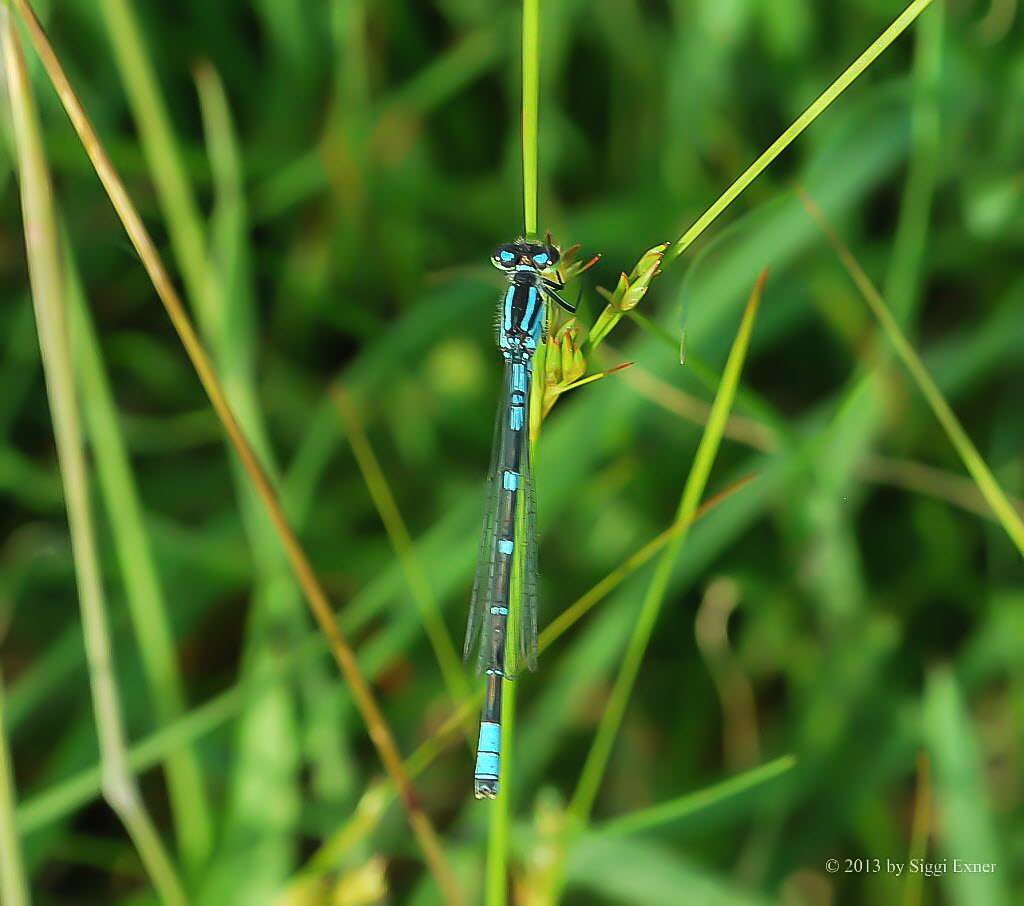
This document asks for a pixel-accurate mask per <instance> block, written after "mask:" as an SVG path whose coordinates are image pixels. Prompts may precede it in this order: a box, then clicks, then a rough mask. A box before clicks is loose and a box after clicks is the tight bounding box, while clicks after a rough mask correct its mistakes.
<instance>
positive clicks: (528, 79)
mask: <svg viewBox="0 0 1024 906" xmlns="http://www.w3.org/2000/svg"><path fill="white" fill-rule="evenodd" d="M522 116H523V119H522V128H523V220H524V223H525V229H526V235H527V236H535V235H536V234H537V144H538V141H537V139H538V136H537V133H538V130H539V126H540V0H523V114H522Z"/></svg>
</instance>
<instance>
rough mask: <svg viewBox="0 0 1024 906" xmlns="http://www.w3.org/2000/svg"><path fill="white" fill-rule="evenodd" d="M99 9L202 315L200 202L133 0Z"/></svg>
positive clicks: (206, 300) (108, 0) (205, 300)
mask: <svg viewBox="0 0 1024 906" xmlns="http://www.w3.org/2000/svg"><path fill="white" fill-rule="evenodd" d="M98 5H99V9H100V12H101V13H102V18H103V24H104V25H105V26H106V29H107V34H108V35H109V37H110V43H111V46H112V47H113V50H114V61H115V62H116V63H117V68H118V70H119V72H120V74H121V83H122V85H124V88H125V91H126V92H127V95H128V102H129V104H130V105H131V110H132V115H133V116H134V118H135V121H136V123H137V124H138V128H139V142H140V143H141V145H142V151H143V153H144V154H145V156H146V160H147V161H148V164H149V171H150V173H151V174H152V176H153V183H154V185H155V187H156V192H157V197H158V200H159V202H160V208H161V210H162V211H163V214H164V216H165V217H166V220H167V231H168V235H169V237H170V240H171V246H172V248H173V250H174V257H175V258H176V259H177V261H178V266H179V267H180V268H181V274H182V279H183V280H184V283H185V290H186V294H187V295H188V297H189V298H190V299H191V300H192V304H193V305H195V306H196V308H197V310H198V313H199V316H200V318H204V317H207V316H208V315H209V313H210V312H209V309H210V304H211V303H210V296H209V284H208V267H207V252H206V247H207V245H206V235H205V232H206V231H205V229H204V227H203V221H202V216H201V215H200V213H199V204H198V202H197V201H196V197H195V192H194V190H193V187H192V181H191V179H190V178H189V175H188V171H187V168H186V167H185V163H184V159H183V157H182V154H181V148H180V147H179V145H178V140H177V138H176V136H175V134H174V129H173V127H172V126H171V117H170V115H169V113H168V111H167V105H166V104H165V103H164V101H163V97H162V95H161V92H160V86H159V84H158V82H157V77H156V73H155V72H154V70H153V65H152V63H151V62H150V60H151V55H150V53H149V51H148V49H147V48H146V42H145V40H144V39H143V36H142V30H141V28H140V27H139V23H138V20H137V18H136V16H135V11H134V9H133V7H132V0H100V3H99V4H98Z"/></svg>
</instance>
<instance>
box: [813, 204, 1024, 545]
mask: <svg viewBox="0 0 1024 906" xmlns="http://www.w3.org/2000/svg"><path fill="white" fill-rule="evenodd" d="M800 197H801V199H802V200H803V203H804V206H805V207H806V208H807V210H808V212H809V213H810V215H811V216H812V217H813V218H814V219H815V220H816V221H817V222H818V225H819V226H820V227H821V230H822V232H823V233H824V234H825V236H826V237H827V238H828V241H829V243H830V244H831V245H832V248H833V249H834V250H835V253H836V255H837V256H838V257H839V260H840V261H841V262H842V264H843V267H844V268H845V269H846V272H847V273H848V274H849V275H850V279H851V280H852V281H853V283H854V285H855V286H856V287H857V289H858V291H859V292H860V294H861V296H863V298H864V301H865V302H866V303H867V305H868V307H869V308H870V309H871V312H872V314H873V315H874V316H875V318H876V319H877V320H878V323H879V325H880V326H881V328H882V330H883V331H884V333H885V335H886V337H887V338H888V340H889V342H890V343H891V344H892V347H893V349H894V350H895V351H896V355H897V356H899V358H900V361H902V362H903V365H904V367H905V368H906V369H907V371H909V372H910V376H911V377H912V378H913V380H914V383H915V384H917V387H918V389H919V390H920V391H921V395H922V396H924V398H925V400H926V401H927V403H928V405H929V406H930V407H931V409H932V412H934V413H935V417H936V418H937V419H938V421H939V424H940V425H941V426H942V429H943V430H944V431H945V432H946V436H947V437H948V438H949V440H950V442H951V443H952V444H953V446H954V447H955V448H956V451H957V453H959V454H960V458H961V460H963V463H964V465H965V466H966V467H967V471H968V472H969V473H970V474H971V477H972V478H973V479H974V482H975V484H976V485H977V486H978V490H979V491H981V493H982V496H984V498H985V500H986V501H987V502H988V505H989V506H990V507H991V508H992V512H993V513H994V514H995V516H996V518H997V519H998V520H999V523H1000V525H1002V527H1003V529H1004V530H1005V531H1006V534H1007V535H1008V536H1009V537H1010V540H1011V541H1012V542H1013V544H1014V545H1015V546H1016V548H1017V550H1018V551H1019V552H1020V554H1021V555H1022V556H1024V520H1022V519H1021V517H1020V514H1019V513H1018V512H1017V511H1016V510H1015V509H1014V507H1013V505H1012V504H1011V503H1010V501H1009V499H1008V498H1007V496H1006V494H1005V492H1004V491H1003V489H1002V488H1001V487H1000V486H999V483H998V482H997V481H996V479H995V476H994V475H993V474H992V471H991V470H990V469H989V467H988V466H987V465H986V464H985V461H984V460H983V459H982V458H981V454H980V453H979V452H978V449H977V447H975V446H974V443H973V442H972V441H971V439H970V437H968V436H967V432H966V431H964V429H963V426H962V425H961V424H960V421H959V419H957V417H956V414H955V413H954V412H953V409H952V408H951V407H950V405H949V403H947V402H946V398H945V397H944V396H943V395H942V391H941V390H940V389H939V387H938V385H937V384H936V383H935V380H934V379H933V378H932V376H931V375H930V374H929V373H928V369H927V368H925V365H924V362H922V361H921V358H920V356H919V355H918V354H917V352H916V350H915V349H914V347H913V346H912V345H911V344H910V341H909V340H908V339H907V336H906V334H905V333H904V332H903V330H902V328H901V327H900V326H899V324H898V323H897V322H896V318H895V317H893V314H892V312H890V311H889V308H888V306H887V305H886V304H885V300H884V299H883V298H882V296H881V294H880V293H879V292H878V290H877V289H876V288H875V286H874V284H873V283H872V282H871V279H870V278H869V277H868V275H867V274H866V273H865V272H864V269H863V268H862V267H861V266H860V264H859V263H858V262H857V259H856V258H854V257H853V254H852V253H851V252H850V250H849V249H848V248H847V247H846V246H845V245H844V244H843V241H842V240H841V239H840V238H839V236H838V234H837V233H836V232H835V230H834V229H832V227H831V226H830V225H829V223H828V221H827V220H826V219H825V215H824V214H823V213H822V211H821V209H820V208H819V207H818V206H817V205H816V204H815V203H814V201H813V200H812V199H811V198H810V197H809V196H808V195H806V194H805V193H803V192H801V193H800Z"/></svg>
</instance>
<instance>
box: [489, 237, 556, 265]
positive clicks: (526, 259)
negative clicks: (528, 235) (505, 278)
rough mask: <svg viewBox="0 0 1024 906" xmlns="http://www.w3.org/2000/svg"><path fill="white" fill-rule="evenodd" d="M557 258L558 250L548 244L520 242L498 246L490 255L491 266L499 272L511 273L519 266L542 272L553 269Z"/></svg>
mask: <svg viewBox="0 0 1024 906" xmlns="http://www.w3.org/2000/svg"><path fill="white" fill-rule="evenodd" d="M558 258H559V252H558V249H556V248H555V247H554V246H553V245H551V244H550V243H544V242H526V241H523V240H520V241H519V242H508V243H505V245H499V246H498V248H497V249H495V251H494V254H493V255H491V264H493V265H494V266H495V267H496V268H498V270H500V271H512V270H515V269H516V268H517V267H520V266H521V265H528V266H529V267H532V268H534V269H535V270H538V271H543V270H546V269H547V268H549V267H554V266H555V264H556V263H557V262H558Z"/></svg>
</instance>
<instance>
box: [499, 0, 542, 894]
mask: <svg viewBox="0 0 1024 906" xmlns="http://www.w3.org/2000/svg"><path fill="white" fill-rule="evenodd" d="M539 109H540V0H523V113H522V132H523V221H524V228H525V233H526V235H527V236H535V235H536V234H537V141H538V129H539V115H538V113H539ZM541 354H542V353H541ZM534 373H535V374H538V373H541V372H539V371H537V367H536V365H535V366H534ZM534 389H536V386H535V387H534ZM532 396H533V399H532V400H531V406H530V411H531V413H535V412H538V411H539V410H538V406H539V405H540V395H539V394H536V393H534V394H532ZM529 429H530V440H529V441H528V442H529V443H531V444H533V443H534V442H535V439H536V438H535V435H534V433H533V424H532V416H531V424H530V426H529ZM531 455H532V451H531ZM504 686H505V688H504V691H503V695H502V702H501V768H500V771H501V776H500V777H499V782H498V789H499V790H500V791H501V792H500V794H499V796H498V799H497V800H496V801H495V803H494V805H493V806H492V809H491V816H490V819H491V820H490V829H489V836H488V843H487V882H486V893H487V900H486V902H487V906H505V904H506V902H507V900H508V881H507V875H508V838H509V826H510V824H511V820H512V819H511V810H512V797H511V795H510V789H511V782H512V744H513V740H514V738H515V735H514V734H515V710H516V687H515V683H514V682H508V681H507V680H506V681H505V682H504Z"/></svg>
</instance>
